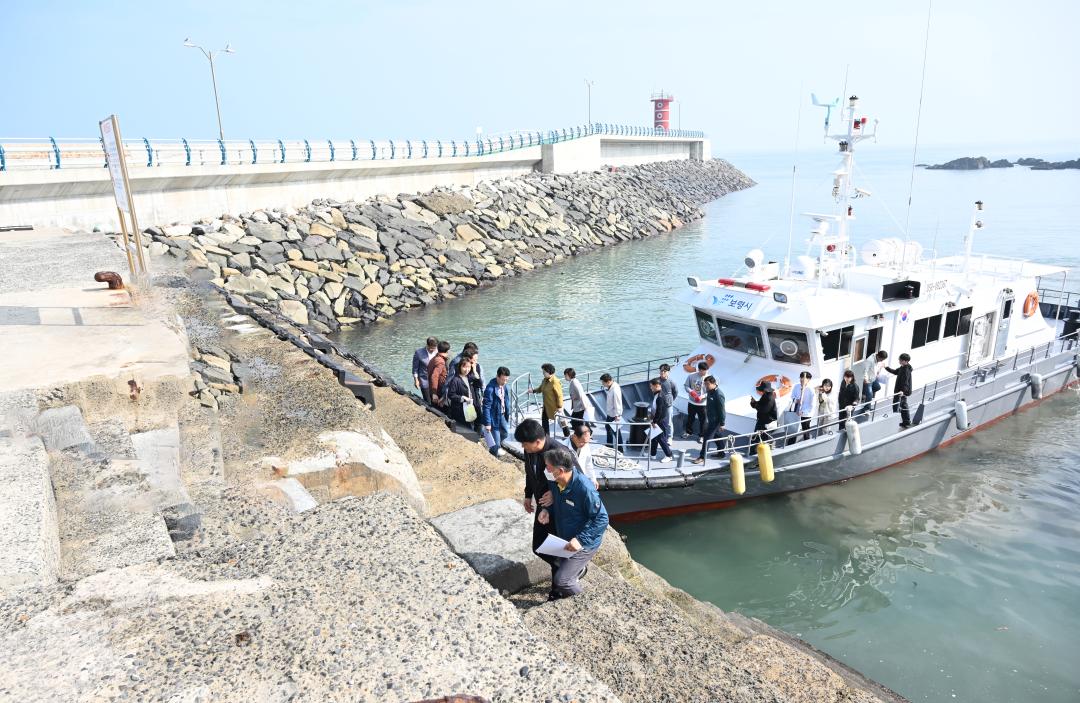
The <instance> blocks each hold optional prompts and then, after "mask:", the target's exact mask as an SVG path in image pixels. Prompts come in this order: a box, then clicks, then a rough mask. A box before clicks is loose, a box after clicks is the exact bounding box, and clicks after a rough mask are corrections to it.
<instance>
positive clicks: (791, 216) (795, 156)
mask: <svg viewBox="0 0 1080 703" xmlns="http://www.w3.org/2000/svg"><path fill="white" fill-rule="evenodd" d="M802 91H803V84H802V81H799V101H798V102H799V112H798V116H797V117H796V118H795V146H794V147H792V153H791V203H790V205H789V206H788V231H787V256H785V257H784V276H787V275H788V269H789V268H790V267H791V238H792V237H793V236H794V233H795V171H796V169H797V168H798V165H799V128H800V127H801V126H802V106H803V102H802V95H803V92H802ZM810 99H811V100H813V102H814V104H815V105H817V106H819V107H825V108H827V109H828V111H827V112H826V113H825V134H828V133H829V115H830V114H831V113H832V107H833V105H835V104H836V103H838V102H839V101H840V98H837V99H836V100H834V101H833V102H832V103H830V104H827V105H822V104H821V103H819V102H818V100H817V96H815V95H814V94H813V93H811V94H810Z"/></svg>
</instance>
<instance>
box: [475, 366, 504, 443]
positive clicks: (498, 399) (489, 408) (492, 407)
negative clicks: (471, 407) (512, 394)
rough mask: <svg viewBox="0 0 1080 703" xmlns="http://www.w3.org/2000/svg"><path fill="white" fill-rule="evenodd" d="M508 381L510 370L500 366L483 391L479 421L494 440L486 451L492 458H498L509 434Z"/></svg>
mask: <svg viewBox="0 0 1080 703" xmlns="http://www.w3.org/2000/svg"><path fill="white" fill-rule="evenodd" d="M509 380H510V369H508V368H506V367H505V366H500V367H499V369H498V371H496V372H495V378H493V379H491V380H490V381H488V384H487V388H485V389H484V405H483V411H482V412H481V419H482V420H483V422H484V431H485V432H487V433H489V434H490V435H491V438H492V439H493V440H495V444H494V445H492V446H491V447H490V448H489V449H488V451H490V452H491V454H492V456H499V452H500V451H501V450H500V449H499V447H501V446H502V441H503V440H504V439H506V436H507V434H508V433H509V432H510V404H509V403H508V402H506V401H507V398H506V395H507V392H506V382H507V381H509Z"/></svg>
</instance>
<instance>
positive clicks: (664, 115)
mask: <svg viewBox="0 0 1080 703" xmlns="http://www.w3.org/2000/svg"><path fill="white" fill-rule="evenodd" d="M673 102H675V96H673V95H668V94H667V93H665V92H664V91H662V90H661V91H660V92H659V93H656V94H655V95H653V96H652V104H653V127H654V128H656V129H662V130H664V131H665V132H666V131H668V130H669V129H671V103H673Z"/></svg>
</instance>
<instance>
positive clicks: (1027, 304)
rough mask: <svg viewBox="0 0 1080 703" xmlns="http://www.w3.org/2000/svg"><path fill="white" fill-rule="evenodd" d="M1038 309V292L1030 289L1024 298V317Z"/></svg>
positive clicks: (1029, 315)
mask: <svg viewBox="0 0 1080 703" xmlns="http://www.w3.org/2000/svg"><path fill="white" fill-rule="evenodd" d="M1038 309H1039V294H1038V293H1036V292H1035V291H1032V292H1030V293H1028V294H1027V297H1026V298H1024V317H1031V316H1032V315H1034V314H1035V311H1036V310H1038Z"/></svg>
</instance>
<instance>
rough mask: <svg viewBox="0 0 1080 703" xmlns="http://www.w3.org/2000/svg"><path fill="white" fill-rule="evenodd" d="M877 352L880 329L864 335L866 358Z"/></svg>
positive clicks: (879, 343) (879, 346)
mask: <svg viewBox="0 0 1080 703" xmlns="http://www.w3.org/2000/svg"><path fill="white" fill-rule="evenodd" d="M879 351H881V328H880V327H875V328H874V329H872V330H870V331H869V332H867V333H866V356H870V355H871V354H873V353H875V352H879ZM864 358H865V357H864Z"/></svg>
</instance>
